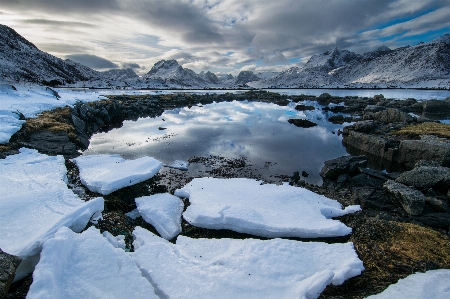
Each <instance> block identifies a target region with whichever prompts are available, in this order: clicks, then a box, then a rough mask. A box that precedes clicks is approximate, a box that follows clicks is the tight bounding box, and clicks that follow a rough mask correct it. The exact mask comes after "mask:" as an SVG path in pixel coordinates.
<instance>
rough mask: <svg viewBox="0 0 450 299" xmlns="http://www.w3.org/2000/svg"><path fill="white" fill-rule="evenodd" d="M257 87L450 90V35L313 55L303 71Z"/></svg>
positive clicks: (255, 84)
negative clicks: (360, 52) (391, 46)
mask: <svg viewBox="0 0 450 299" xmlns="http://www.w3.org/2000/svg"><path fill="white" fill-rule="evenodd" d="M249 85H251V86H253V87H259V88H261V87H272V88H284V87H287V88H321V87H324V88H327V87H328V88H334V87H339V88H345V87H374V86H375V87H380V88H383V87H410V88H414V87H434V88H436V87H442V88H449V87H450V35H449V34H446V35H444V36H442V37H440V38H438V39H436V40H434V41H431V42H428V43H420V44H418V45H415V46H411V47H410V46H407V47H402V48H397V49H395V50H391V49H389V48H388V47H385V46H381V47H379V48H377V49H376V50H374V51H372V52H367V53H365V54H363V55H358V54H355V53H353V52H350V51H347V50H342V51H340V50H338V49H334V50H330V51H327V52H325V53H323V54H318V55H314V56H312V57H311V58H310V59H309V61H308V62H307V63H306V64H305V66H304V67H303V68H298V67H292V68H290V69H288V70H286V71H284V72H282V73H280V74H278V75H276V76H274V77H271V78H268V79H265V80H261V81H257V82H251V83H249Z"/></svg>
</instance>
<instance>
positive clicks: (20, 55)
mask: <svg viewBox="0 0 450 299" xmlns="http://www.w3.org/2000/svg"><path fill="white" fill-rule="evenodd" d="M96 76H98V72H97V71H94V70H92V69H90V68H88V67H86V66H84V65H81V64H79V63H76V62H73V61H71V60H62V59H60V58H57V57H55V56H52V55H50V54H48V53H45V52H43V51H41V50H39V49H38V48H37V47H36V46H35V45H34V44H32V43H31V42H29V41H27V40H26V39H25V38H23V37H22V36H21V35H19V34H18V33H17V32H16V31H14V30H13V29H11V28H9V27H8V26H5V25H1V24H0V79H2V80H4V81H9V82H24V81H25V82H35V83H45V82H49V81H51V80H57V81H59V82H61V83H72V82H75V81H80V80H87V79H90V78H93V77H96Z"/></svg>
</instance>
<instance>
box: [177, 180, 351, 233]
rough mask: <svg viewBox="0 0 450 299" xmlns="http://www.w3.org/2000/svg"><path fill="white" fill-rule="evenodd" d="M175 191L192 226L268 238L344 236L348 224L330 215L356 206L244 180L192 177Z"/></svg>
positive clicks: (342, 213)
mask: <svg viewBox="0 0 450 299" xmlns="http://www.w3.org/2000/svg"><path fill="white" fill-rule="evenodd" d="M175 195H176V196H179V197H186V198H189V202H190V206H189V207H188V208H187V209H186V211H185V212H184V213H183V217H184V219H186V221H188V222H189V223H190V224H192V225H195V226H199V227H204V228H210V229H231V230H233V231H237V232H240V233H248V234H253V235H256V236H262V237H269V238H271V237H301V238H317V237H331V236H344V235H347V234H349V233H351V228H349V227H347V226H346V225H344V224H343V223H341V222H339V221H337V220H332V219H330V218H331V217H337V216H342V215H345V214H348V213H353V212H356V211H359V210H360V207H359V206H349V207H347V208H345V209H344V210H343V209H342V206H341V204H340V203H339V202H337V201H335V200H332V199H329V198H327V197H325V196H322V195H318V194H315V193H313V192H311V191H309V190H307V189H304V188H298V187H292V186H289V185H282V186H277V185H271V184H264V185H262V183H261V182H260V181H256V180H252V179H244V178H234V179H216V178H195V179H194V180H192V181H191V182H190V183H188V184H187V185H186V186H184V187H183V188H181V189H178V190H176V191H175Z"/></svg>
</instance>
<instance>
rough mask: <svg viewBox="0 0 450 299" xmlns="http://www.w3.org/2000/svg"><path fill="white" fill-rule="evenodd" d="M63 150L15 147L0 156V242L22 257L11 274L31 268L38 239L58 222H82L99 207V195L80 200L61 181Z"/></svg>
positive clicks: (51, 231)
mask: <svg viewBox="0 0 450 299" xmlns="http://www.w3.org/2000/svg"><path fill="white" fill-rule="evenodd" d="M66 172H67V170H66V167H65V164H64V158H63V157H62V156H47V155H42V154H39V153H38V152H37V151H36V150H31V149H25V148H22V149H20V153H19V154H17V155H11V156H8V157H6V159H3V160H0V194H1V200H0V220H1V225H0V236H1V238H0V248H2V249H3V251H5V252H7V253H9V254H13V255H17V256H20V257H21V258H23V261H22V264H21V266H20V267H19V269H18V272H17V273H16V279H20V278H22V277H23V276H24V275H26V274H27V273H30V272H31V271H32V269H33V267H34V265H35V258H36V255H38V254H39V253H40V251H41V248H42V244H43V243H44V242H45V241H46V240H47V239H49V238H51V237H52V236H53V235H54V234H55V232H56V231H57V230H58V229H59V228H60V227H62V226H67V227H69V228H71V229H72V230H74V231H77V232H79V231H81V230H82V229H84V228H85V226H86V224H87V223H88V222H89V220H90V219H91V217H92V216H93V215H94V214H97V215H98V213H99V212H101V211H102V210H103V205H104V201H103V198H96V199H92V200H90V201H88V202H85V201H83V200H81V199H80V198H79V197H78V196H77V195H75V194H74V193H73V192H72V191H71V190H70V189H68V187H67V184H66V182H65V179H66Z"/></svg>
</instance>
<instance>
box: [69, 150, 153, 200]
mask: <svg viewBox="0 0 450 299" xmlns="http://www.w3.org/2000/svg"><path fill="white" fill-rule="evenodd" d="M73 161H74V162H75V164H76V165H77V166H78V168H79V170H80V179H81V182H82V183H83V185H85V186H86V187H87V188H88V189H89V190H91V191H92V192H97V193H100V194H103V195H108V194H110V193H112V192H114V191H116V190H119V189H121V188H124V187H128V186H132V185H134V184H137V183H140V182H143V181H145V180H148V179H150V178H151V177H153V176H154V175H155V174H157V173H158V171H159V170H160V169H161V167H162V163H161V162H160V161H158V160H156V159H154V158H151V157H142V158H139V159H136V160H125V159H123V158H122V157H121V156H120V155H117V154H116V155H89V156H80V157H77V158H74V159H73Z"/></svg>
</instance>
